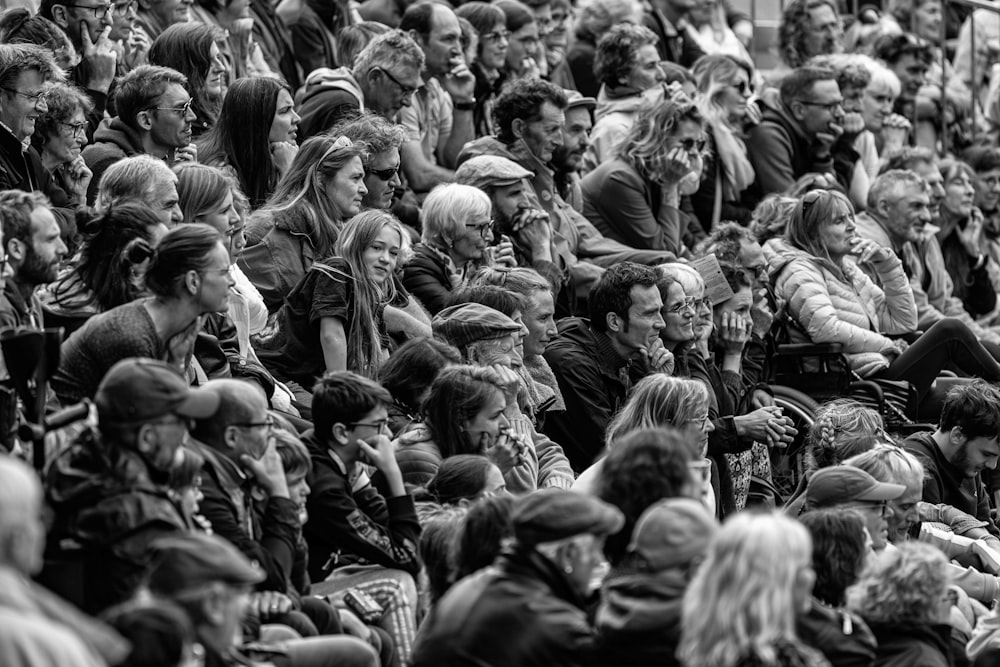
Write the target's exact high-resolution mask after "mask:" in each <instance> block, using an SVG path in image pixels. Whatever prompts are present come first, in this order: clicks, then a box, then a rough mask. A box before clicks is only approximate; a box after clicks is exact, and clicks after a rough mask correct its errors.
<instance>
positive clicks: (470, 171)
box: [455, 155, 535, 190]
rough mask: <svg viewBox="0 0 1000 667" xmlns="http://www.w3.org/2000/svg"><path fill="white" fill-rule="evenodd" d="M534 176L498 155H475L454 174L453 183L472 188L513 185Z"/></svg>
mask: <svg viewBox="0 0 1000 667" xmlns="http://www.w3.org/2000/svg"><path fill="white" fill-rule="evenodd" d="M534 175H535V174H534V173H533V172H530V171H528V170H527V169H525V168H524V167H522V166H521V165H519V164H518V163H516V162H514V161H513V160H509V159H507V158H505V157H500V156H499V155H477V156H476V157H473V158H469V159H468V160H466V161H465V162H463V163H462V165H461V166H460V167H459V168H458V170H457V171H456V172H455V181H456V182H458V183H459V184H461V185H470V186H472V187H474V188H479V189H480V190H482V189H483V188H488V187H497V186H504V185H513V184H514V183H517V182H518V181H520V180H521V179H524V178H531V177H533V176H534Z"/></svg>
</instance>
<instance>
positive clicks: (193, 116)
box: [184, 107, 198, 123]
mask: <svg viewBox="0 0 1000 667" xmlns="http://www.w3.org/2000/svg"><path fill="white" fill-rule="evenodd" d="M184 120H186V121H187V122H189V123H193V122H194V121H196V120H198V114H196V113H195V112H194V107H188V110H187V113H185V114H184Z"/></svg>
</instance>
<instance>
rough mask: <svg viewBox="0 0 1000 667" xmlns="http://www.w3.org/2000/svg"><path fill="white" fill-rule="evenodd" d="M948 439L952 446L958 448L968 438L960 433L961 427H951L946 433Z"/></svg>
mask: <svg viewBox="0 0 1000 667" xmlns="http://www.w3.org/2000/svg"><path fill="white" fill-rule="evenodd" d="M948 437H949V438H950V439H951V441H952V442H953V443H954V444H956V445H959V446H961V445H964V444H965V443H966V442H967V441H968V440H969V437H968V436H967V435H965V432H964V431H962V427H961V426H952V427H951V430H950V431H948Z"/></svg>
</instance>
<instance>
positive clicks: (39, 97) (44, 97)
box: [0, 86, 50, 106]
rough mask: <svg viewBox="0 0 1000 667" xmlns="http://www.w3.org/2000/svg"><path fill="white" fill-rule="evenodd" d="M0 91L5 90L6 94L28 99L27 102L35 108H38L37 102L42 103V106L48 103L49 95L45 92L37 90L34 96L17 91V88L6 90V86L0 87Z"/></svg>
mask: <svg viewBox="0 0 1000 667" xmlns="http://www.w3.org/2000/svg"><path fill="white" fill-rule="evenodd" d="M0 90H6V91H7V92H8V93H14V94H15V95H20V96H21V97H24V98H26V99H29V100H31V101H32V102H33V103H34V105H35V106H38V103H39V102H42V103H44V104H48V102H49V94H50V93H49V91H47V90H39V91H38V92H37V93H35V94H34V95H31V94H29V93H25V92H22V91H20V90H18V89H17V88H8V87H7V86H2V87H0Z"/></svg>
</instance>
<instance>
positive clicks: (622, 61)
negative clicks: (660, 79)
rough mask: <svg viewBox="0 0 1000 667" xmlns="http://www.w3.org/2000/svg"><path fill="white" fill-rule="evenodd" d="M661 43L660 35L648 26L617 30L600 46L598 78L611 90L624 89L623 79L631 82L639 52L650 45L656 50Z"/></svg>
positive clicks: (626, 26)
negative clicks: (629, 79)
mask: <svg viewBox="0 0 1000 667" xmlns="http://www.w3.org/2000/svg"><path fill="white" fill-rule="evenodd" d="M659 41H660V40H659V38H657V36H656V34H655V33H654V32H653V31H652V30H650V29H649V28H647V27H646V26H642V25H636V24H634V23H620V24H618V25H616V26H614V27H613V28H611V30H609V31H608V32H607V33H606V34H605V35H604V36H602V37H601V39H600V40H598V42H597V52H596V53H595V54H594V75H595V76H596V77H597V80H598V81H599V82H600V83H601V84H602V85H604V86H606V87H608V88H615V87H617V86H620V85H622V79H625V78H627V77H628V74H629V72H630V71H631V70H632V67H634V66H635V63H636V58H637V57H638V54H639V49H641V48H642V47H644V46H649V45H653V46H656V45H657V44H658V43H659Z"/></svg>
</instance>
